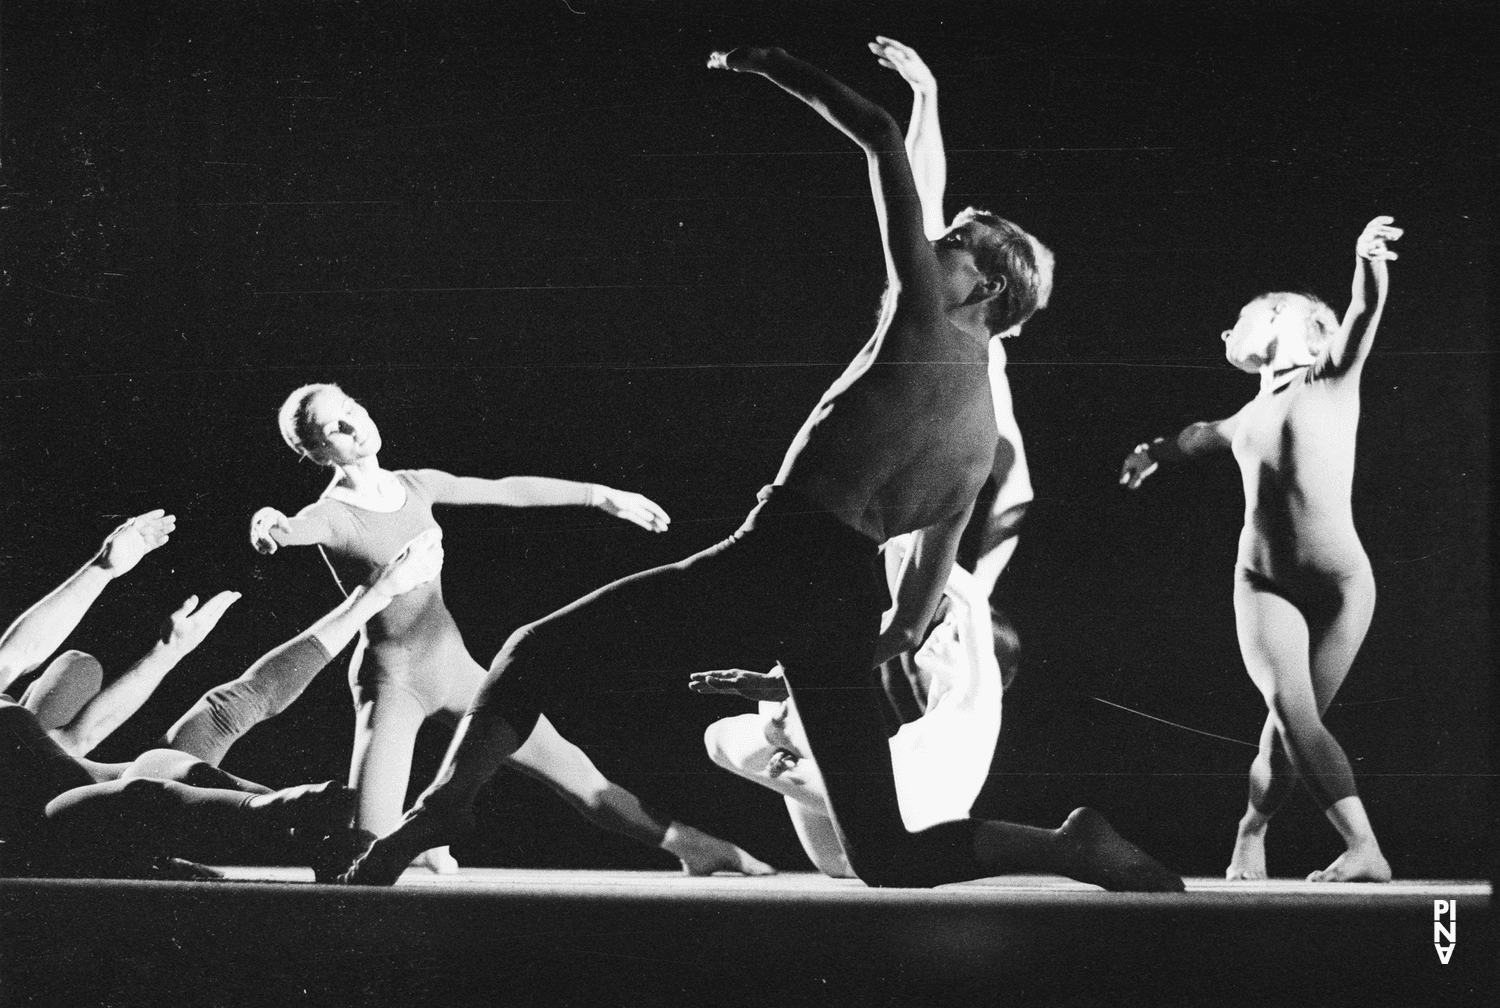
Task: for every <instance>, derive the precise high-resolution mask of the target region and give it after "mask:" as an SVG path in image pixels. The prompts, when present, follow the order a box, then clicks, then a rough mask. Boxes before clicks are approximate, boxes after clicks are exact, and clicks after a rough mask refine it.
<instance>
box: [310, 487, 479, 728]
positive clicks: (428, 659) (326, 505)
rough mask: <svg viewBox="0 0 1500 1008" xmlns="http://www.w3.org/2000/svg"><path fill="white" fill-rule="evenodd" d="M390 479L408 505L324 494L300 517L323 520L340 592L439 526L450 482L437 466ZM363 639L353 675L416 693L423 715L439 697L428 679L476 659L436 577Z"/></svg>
mask: <svg viewBox="0 0 1500 1008" xmlns="http://www.w3.org/2000/svg"><path fill="white" fill-rule="evenodd" d="M392 475H394V476H395V477H396V478H397V479H398V480H400V481H401V485H402V487H403V488H404V489H405V490H406V502H405V503H404V504H403V505H402V506H401V507H400V508H399V509H398V510H396V511H390V512H385V511H372V510H369V509H368V508H362V507H357V506H355V505H352V504H348V503H345V502H344V501H341V500H336V499H333V498H329V497H325V498H323V499H322V500H320V501H318V502H317V503H316V504H312V505H310V506H309V507H307V508H304V509H303V510H302V511H301V512H300V514H299V517H306V518H313V517H317V518H322V519H324V520H325V521H326V522H327V523H328V528H329V538H328V541H327V542H325V543H324V544H323V548H324V549H325V551H326V553H327V556H328V559H329V562H330V563H331V564H332V565H333V568H334V572H335V574H336V575H337V577H338V579H339V581H340V587H342V588H343V589H344V590H345V591H346V592H347V591H348V590H349V589H350V588H352V587H353V586H354V585H357V584H362V583H364V582H365V581H366V580H367V579H368V578H369V576H370V574H371V573H372V572H373V571H374V570H375V569H376V568H377V567H379V566H381V565H383V564H385V563H388V562H389V561H390V560H391V559H392V558H393V557H395V556H396V554H397V553H399V552H400V551H401V548H402V547H403V546H405V545H406V544H407V543H408V542H410V541H411V540H412V539H414V538H416V536H418V535H419V534H421V533H422V532H425V531H426V530H427V529H430V528H436V527H438V523H437V521H436V520H435V519H434V518H433V516H432V505H433V502H434V501H435V500H436V499H438V498H440V497H441V496H442V487H443V481H445V480H451V479H452V478H453V477H451V476H449V475H448V474H447V473H444V472H440V471H438V470H435V469H402V470H397V471H395V472H394V473H393V474H392ZM363 634H364V638H363V639H364V645H365V646H364V650H363V654H362V656H361V659H360V662H359V665H358V667H357V668H355V669H354V670H353V674H354V675H355V676H356V677H357V678H358V679H359V681H360V682H365V683H371V684H373V683H374V682H376V681H377V680H379V679H383V678H390V677H393V676H394V677H396V678H398V679H400V680H401V681H402V682H401V684H402V685H404V686H406V687H408V688H412V689H415V690H416V691H417V692H419V694H420V695H422V696H423V697H424V701H426V702H427V705H428V707H429V711H430V710H431V709H433V708H435V706H436V705H439V704H440V703H442V702H443V700H444V696H445V694H444V696H436V697H429V696H428V694H429V693H431V692H432V690H431V689H430V688H429V687H431V686H432V685H433V684H434V681H436V680H441V679H444V678H445V677H454V676H459V675H460V674H461V673H463V674H466V673H470V672H473V671H474V670H473V669H471V668H470V666H474V665H475V663H474V660H473V659H472V658H470V657H469V656H468V654H467V651H465V650H464V648H463V639H462V637H461V636H460V634H459V632H458V625H457V624H456V623H454V621H453V616H452V615H451V614H450V613H449V612H448V607H447V605H445V604H444V602H443V588H442V582H441V579H440V578H436V579H434V580H432V581H430V582H428V583H427V584H425V585H419V586H418V587H416V588H414V589H412V590H411V591H409V592H406V593H405V594H403V595H399V596H397V597H396V598H395V599H393V600H392V601H391V604H390V605H389V606H387V607H386V608H385V610H384V611H383V612H381V613H380V614H378V615H377V616H375V617H374V618H373V619H371V620H370V622H369V623H368V624H366V626H365V629H364V631H363ZM476 667H477V666H476ZM466 677H468V678H472V676H466ZM439 692H442V691H439Z"/></svg>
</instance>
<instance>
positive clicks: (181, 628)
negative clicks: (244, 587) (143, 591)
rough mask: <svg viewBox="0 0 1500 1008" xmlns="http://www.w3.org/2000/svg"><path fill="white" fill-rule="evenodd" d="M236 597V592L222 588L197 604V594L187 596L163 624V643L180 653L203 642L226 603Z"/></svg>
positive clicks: (238, 596) (238, 597)
mask: <svg viewBox="0 0 1500 1008" xmlns="http://www.w3.org/2000/svg"><path fill="white" fill-rule="evenodd" d="M239 600H240V593H239V592H237V591H222V592H219V594H217V595H215V596H214V597H213V598H211V599H209V600H208V601H207V602H205V603H203V605H201V606H200V605H198V596H196V595H191V596H189V597H188V600H187V601H186V602H184V603H182V605H180V606H178V607H177V611H176V612H174V613H172V615H170V616H168V617H167V618H166V621H165V622H164V623H163V624H162V630H161V642H162V644H163V645H165V646H166V647H168V648H171V649H172V650H173V651H175V652H177V653H178V654H179V655H185V654H187V653H188V652H190V651H192V650H193V648H195V647H197V646H198V645H199V644H202V643H203V639H204V638H205V637H207V636H208V635H209V633H210V632H212V630H213V628H214V627H216V626H218V624H219V619H220V618H221V617H222V616H223V615H224V613H225V612H227V611H228V610H229V607H230V606H232V605H234V604H235V603H236V602H238V601H239Z"/></svg>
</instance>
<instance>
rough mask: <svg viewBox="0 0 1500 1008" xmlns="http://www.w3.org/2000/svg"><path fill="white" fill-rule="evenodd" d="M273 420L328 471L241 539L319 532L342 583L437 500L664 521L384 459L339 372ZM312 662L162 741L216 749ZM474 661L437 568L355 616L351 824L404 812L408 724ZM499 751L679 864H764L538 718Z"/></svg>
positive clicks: (658, 527)
mask: <svg viewBox="0 0 1500 1008" xmlns="http://www.w3.org/2000/svg"><path fill="white" fill-rule="evenodd" d="M281 433H282V436H283V437H284V438H285V440H286V442H287V444H288V445H289V446H291V448H292V449H293V450H294V451H296V452H298V453H299V454H301V455H303V456H305V457H307V458H309V459H312V460H313V461H314V462H317V463H319V464H320V465H325V466H328V467H329V468H331V469H332V470H333V471H334V476H333V481H332V483H330V485H329V486H328V489H327V490H325V491H324V492H323V496H322V498H321V499H320V500H319V501H318V502H317V503H315V504H312V505H310V506H308V507H306V508H303V509H302V511H301V512H300V513H299V514H298V515H297V516H296V517H295V518H288V517H287V516H286V515H284V514H282V513H281V512H279V511H277V510H275V509H274V508H262V509H261V510H260V511H258V512H257V513H256V515H255V517H254V519H253V520H252V522H251V526H250V539H251V542H252V543H253V544H254V546H255V547H256V549H258V550H260V551H262V552H264V553H274V552H275V551H276V550H277V549H278V548H279V547H282V546H306V545H318V546H320V547H322V548H324V549H326V551H327V554H326V555H327V556H328V557H329V561H330V566H331V567H332V568H333V570H334V572H335V577H336V578H337V579H338V580H339V583H340V585H341V586H342V585H343V584H345V583H349V582H350V581H353V582H356V583H357V582H358V581H360V580H363V579H365V578H366V577H368V576H369V573H370V571H372V570H374V569H376V568H378V566H379V565H380V564H382V563H384V562H385V561H386V560H388V559H389V558H390V556H391V554H393V553H394V552H395V551H396V550H398V549H399V548H400V547H401V544H402V543H404V542H405V541H406V540H407V539H409V538H411V537H412V536H414V535H416V534H417V533H419V532H421V531H423V530H425V529H436V528H438V524H437V522H436V520H434V518H433V514H432V508H433V505H435V504H463V505H469V504H492V505H498V506H503V507H543V506H555V505H567V504H572V505H585V506H591V507H597V508H599V509H600V510H602V511H604V512H605V513H606V514H610V515H614V516H616V517H619V518H623V519H625V520H626V521H630V522H633V523H635V524H637V525H639V526H641V527H642V528H644V529H647V530H649V531H654V532H664V531H666V529H667V526H668V524H669V522H670V519H669V518H668V517H667V514H666V512H664V511H663V510H662V509H661V508H660V507H658V506H657V505H656V504H655V503H653V502H652V501H650V500H648V499H647V498H645V497H643V496H641V495H640V494H637V493H630V492H628V491H624V490H615V489H612V488H610V487H606V486H600V485H599V484H596V483H574V482H571V481H569V480H560V479H551V478H548V477H545V476H509V477H506V478H504V479H478V478H474V477H467V476H450V475H449V474H447V473H445V472H440V471H438V470H436V469H403V470H397V471H395V472H391V471H388V470H385V469H382V468H381V466H380V462H379V458H378V453H379V451H380V449H381V447H382V441H381V437H380V430H379V428H378V427H376V425H375V422H374V421H373V420H372V419H371V418H370V414H369V413H368V412H366V410H365V408H364V407H363V406H361V405H360V404H359V403H357V402H355V401H354V400H353V399H352V398H350V397H349V396H348V395H346V394H345V393H344V391H343V390H342V389H340V388H339V387H338V386H337V385H305V386H303V387H302V388H300V389H297V390H296V391H294V392H293V393H292V394H291V395H290V396H289V397H288V398H287V400H286V403H285V404H284V405H283V406H282V409H281ZM335 653H336V652H335ZM325 661H326V659H325ZM318 668H321V665H319V666H318ZM316 671H317V669H316V668H314V669H302V670H301V671H300V672H299V674H296V675H284V674H282V673H281V672H279V671H278V672H276V673H275V674H271V673H269V672H267V671H265V670H259V669H254V668H252V669H251V670H250V671H249V672H247V673H246V674H245V675H244V676H242V677H241V678H240V679H239V680H237V681H236V682H234V683H229V684H227V685H225V686H222V687H220V688H219V689H217V690H211V691H210V692H209V693H207V694H205V696H204V697H203V699H202V700H201V701H199V706H198V707H197V708H195V709H194V711H192V712H190V713H189V715H188V716H187V717H186V718H184V719H183V721H182V722H180V723H179V724H178V726H177V727H176V728H174V729H173V731H172V732H171V733H170V734H169V736H168V742H169V744H171V745H173V746H174V747H176V748H180V749H185V750H187V751H189V752H192V753H195V754H196V755H198V756H201V757H202V758H203V759H206V760H208V761H210V762H216V761H217V759H218V757H219V756H220V755H222V749H223V748H224V747H226V746H228V744H229V743H230V742H231V741H233V739H234V738H236V737H238V735H239V734H241V733H243V732H244V731H245V730H247V729H248V728H249V727H250V726H251V725H253V724H255V723H256V722H258V721H260V720H262V719H264V718H266V717H270V716H272V715H273V714H275V713H277V712H278V711H280V710H282V709H284V708H285V707H286V705H287V704H289V703H291V702H292V700H294V699H296V697H297V696H299V695H300V694H301V693H302V691H303V689H304V688H306V685H307V683H308V682H309V681H310V680H311V678H312V676H313V675H314V674H315V673H316ZM484 675H485V672H484V669H482V668H481V667H480V666H479V664H478V663H477V662H475V661H474V659H473V658H472V657H470V655H469V652H468V650H467V649H466V648H465V647H464V641H463V637H462V636H461V635H460V633H459V630H458V625H457V624H456V623H455V622H454V621H453V616H452V615H451V614H450V613H449V612H448V607H447V606H446V605H445V604H444V602H443V589H442V584H441V581H440V580H436V579H435V580H433V581H432V582H431V583H430V584H427V585H425V586H424V587H423V588H421V589H420V590H418V591H414V592H412V593H410V594H409V595H406V596H403V597H402V598H401V599H400V600H399V601H398V602H397V603H396V604H394V605H392V606H390V607H389V608H387V609H386V610H384V611H383V612H380V613H378V614H376V615H375V616H374V617H373V618H372V619H371V620H370V622H369V623H368V625H366V626H365V627H363V628H362V629H361V630H360V635H359V644H358V646H357V647H356V649H355V652H354V658H353V659H352V661H351V662H350V666H349V684H350V688H351V689H352V690H353V692H354V703H355V734H354V754H353V759H352V763H351V767H350V772H349V783H350V785H351V786H352V787H354V788H355V789H356V790H357V791H358V792H359V796H360V797H359V815H358V817H357V820H356V823H357V825H358V826H359V827H360V828H362V829H366V830H370V831H371V832H372V833H377V834H378V833H383V832H389V831H390V830H391V829H393V828H395V826H396V824H397V823H399V822H400V820H401V811H402V808H403V806H404V804H405V800H406V789H407V783H408V778H409V777H410V775H411V760H412V751H413V748H414V746H415V743H416V737H417V731H418V729H420V728H421V726H422V723H423V722H424V721H425V720H426V719H427V718H429V717H433V718H438V719H439V720H441V721H443V722H445V723H448V724H453V723H455V722H456V721H457V719H458V717H459V716H460V715H461V714H463V712H464V711H466V710H467V709H468V706H469V703H470V701H472V700H473V699H474V695H475V693H477V692H478V689H479V684H480V683H481V682H482V681H483V679H484ZM506 765H507V766H509V767H510V768H511V769H514V770H517V771H520V772H521V773H524V774H527V775H528V776H530V777H534V778H536V779H537V780H540V781H541V782H543V783H545V784H546V785H548V786H549V787H551V788H552V789H553V790H554V791H556V792H557V793H558V794H559V795H560V796H561V797H562V798H563V799H564V800H565V801H567V802H568V803H569V804H571V805H572V806H573V807H574V808H575V809H577V810H578V811H579V812H580V813H582V814H583V815H584V816H585V817H587V818H588V819H589V820H590V821H592V822H593V823H595V824H596V825H598V826H600V827H601V828H603V829H607V830H610V831H612V832H615V833H619V834H622V835H624V836H627V837H629V838H631V839H633V840H637V841H639V842H641V843H645V844H648V845H650V846H653V847H661V848H662V849H663V850H666V851H668V852H669V853H671V854H673V855H675V856H676V857H677V858H678V859H679V860H680V861H681V862H682V865H683V869H684V870H685V871H687V872H688V873H689V874H693V875H708V874H712V873H713V872H716V871H731V872H743V873H745V874H749V875H761V874H767V873H769V872H771V871H772V869H771V868H770V866H768V865H766V864H764V863H762V862H761V861H759V860H757V859H755V858H753V857H751V856H750V855H749V854H747V853H745V852H744V851H742V850H740V849H739V848H738V847H736V846H735V845H733V844H731V843H728V842H726V841H723V840H720V839H718V838H717V837H712V836H709V835H708V834H706V833H702V832H700V831H698V830H695V829H692V828H691V827H687V826H682V825H674V824H667V825H662V824H660V823H658V822H657V821H656V820H655V819H653V818H652V817H651V816H650V815H649V814H648V813H647V812H646V811H645V810H643V809H642V808H641V806H640V803H639V802H638V801H637V800H636V799H635V797H634V796H633V795H631V794H630V793H629V792H627V791H625V790H624V789H622V788H620V787H618V786H616V785H614V784H612V783H610V782H609V781H608V780H606V779H605V777H604V776H603V775H602V774H600V772H599V771H598V769H596V768H595V766H594V764H593V763H592V762H591V761H590V760H589V759H588V757H587V756H585V755H584V753H583V751H582V750H580V749H579V748H578V747H577V746H574V745H572V744H571V743H569V742H567V741H566V740H564V739H563V738H561V737H560V736H559V735H558V734H557V732H555V731H553V730H552V727H551V725H550V724H548V723H547V722H546V721H545V720H543V721H542V723H541V724H540V725H539V727H538V730H537V731H536V732H535V733H533V735H532V736H531V738H530V739H529V740H528V741H527V744H526V745H525V746H524V747H522V748H521V749H519V750H517V751H516V752H514V753H510V754H508V760H507V764H506ZM417 853H418V854H421V852H417ZM421 861H422V863H425V864H426V866H427V867H429V868H431V869H432V870H434V871H457V869H458V865H457V862H456V861H454V859H453V858H452V857H451V855H450V854H449V853H448V851H447V850H446V849H438V850H433V851H428V852H426V855H425V857H422V858H421Z"/></svg>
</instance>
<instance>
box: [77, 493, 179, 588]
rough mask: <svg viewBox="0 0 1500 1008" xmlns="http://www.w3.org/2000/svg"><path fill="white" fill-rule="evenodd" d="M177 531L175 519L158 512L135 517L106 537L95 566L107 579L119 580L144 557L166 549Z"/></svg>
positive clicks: (96, 557)
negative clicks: (104, 573) (107, 576)
mask: <svg viewBox="0 0 1500 1008" xmlns="http://www.w3.org/2000/svg"><path fill="white" fill-rule="evenodd" d="M176 528H177V518H176V516H175V515H169V514H167V513H166V512H165V511H163V510H162V509H161V508H157V509H156V510H155V511H147V512H146V513H145V514H143V515H136V516H135V517H134V518H131V519H129V520H127V521H125V522H123V523H121V524H120V526H119V527H118V528H116V529H115V530H114V531H113V532H111V533H110V534H109V536H108V537H107V538H106V539H105V540H104V545H103V546H101V547H99V553H98V555H97V556H95V557H94V563H95V564H96V565H97V566H98V567H99V568H100V569H101V570H103V571H105V572H106V573H108V574H109V576H110V577H112V578H115V577H119V576H120V575H121V574H124V573H126V572H128V571H129V570H131V569H132V568H133V567H135V565H136V564H138V563H140V562H141V558H142V557H143V556H145V555H146V554H147V553H150V552H151V551H152V550H154V549H159V548H160V547H162V546H165V545H166V544H167V539H168V538H170V537H171V535H172V531H173V530H174V529H176Z"/></svg>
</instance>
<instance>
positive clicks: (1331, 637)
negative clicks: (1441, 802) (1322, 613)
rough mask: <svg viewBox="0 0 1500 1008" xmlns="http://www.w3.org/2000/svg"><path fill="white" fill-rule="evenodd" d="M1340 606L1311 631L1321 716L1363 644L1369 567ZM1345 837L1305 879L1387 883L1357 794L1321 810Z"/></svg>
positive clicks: (1371, 583) (1370, 605)
mask: <svg viewBox="0 0 1500 1008" xmlns="http://www.w3.org/2000/svg"><path fill="white" fill-rule="evenodd" d="M1338 600H1339V604H1338V607H1337V608H1336V610H1334V612H1333V613H1332V614H1331V618H1330V619H1327V620H1326V621H1325V620H1318V621H1316V622H1315V623H1314V625H1313V629H1312V652H1311V656H1312V677H1313V692H1314V694H1315V695H1316V698H1317V702H1318V715H1319V716H1320V717H1321V716H1322V715H1324V714H1326V713H1327V711H1328V707H1329V705H1330V704H1332V703H1333V698H1334V696H1335V695H1336V694H1337V693H1338V691H1339V687H1340V686H1342V685H1343V684H1344V679H1345V678H1346V677H1347V676H1348V675H1349V669H1350V668H1351V667H1353V665H1354V656H1355V655H1356V654H1358V652H1359V647H1360V645H1361V644H1363V643H1364V639H1365V634H1366V633H1367V632H1368V631H1369V629H1370V621H1371V619H1372V618H1373V617H1374V615H1375V578H1374V576H1373V575H1372V574H1371V573H1370V570H1369V568H1368V567H1366V568H1364V569H1362V570H1361V571H1360V572H1359V573H1358V574H1357V575H1355V576H1353V577H1351V578H1349V579H1348V580H1347V581H1345V582H1344V583H1343V584H1341V585H1340V592H1339V596H1338ZM1324 814H1325V815H1327V816H1328V821H1329V822H1330V823H1332V824H1333V827H1334V829H1336V830H1338V832H1339V836H1341V837H1342V838H1343V840H1344V845H1345V848H1346V849H1345V851H1344V853H1343V854H1340V855H1339V856H1338V858H1336V859H1335V860H1334V862H1333V863H1332V864H1331V865H1329V866H1328V867H1327V868H1326V869H1324V870H1323V871H1319V872H1313V873H1312V874H1311V875H1309V876H1308V881H1309V882H1389V881H1390V879H1391V866H1390V863H1389V862H1388V861H1386V859H1385V855H1384V854H1382V853H1381V850H1380V844H1379V842H1378V841H1377V840H1376V839H1375V830H1374V829H1373V828H1372V827H1371V825H1370V819H1369V816H1368V815H1367V814H1366V813H1365V807H1364V803H1363V802H1362V801H1360V799H1359V796H1357V795H1350V796H1348V797H1347V798H1341V799H1339V800H1337V801H1335V802H1334V803H1333V804H1331V805H1329V806H1328V808H1327V809H1325V810H1324Z"/></svg>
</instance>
